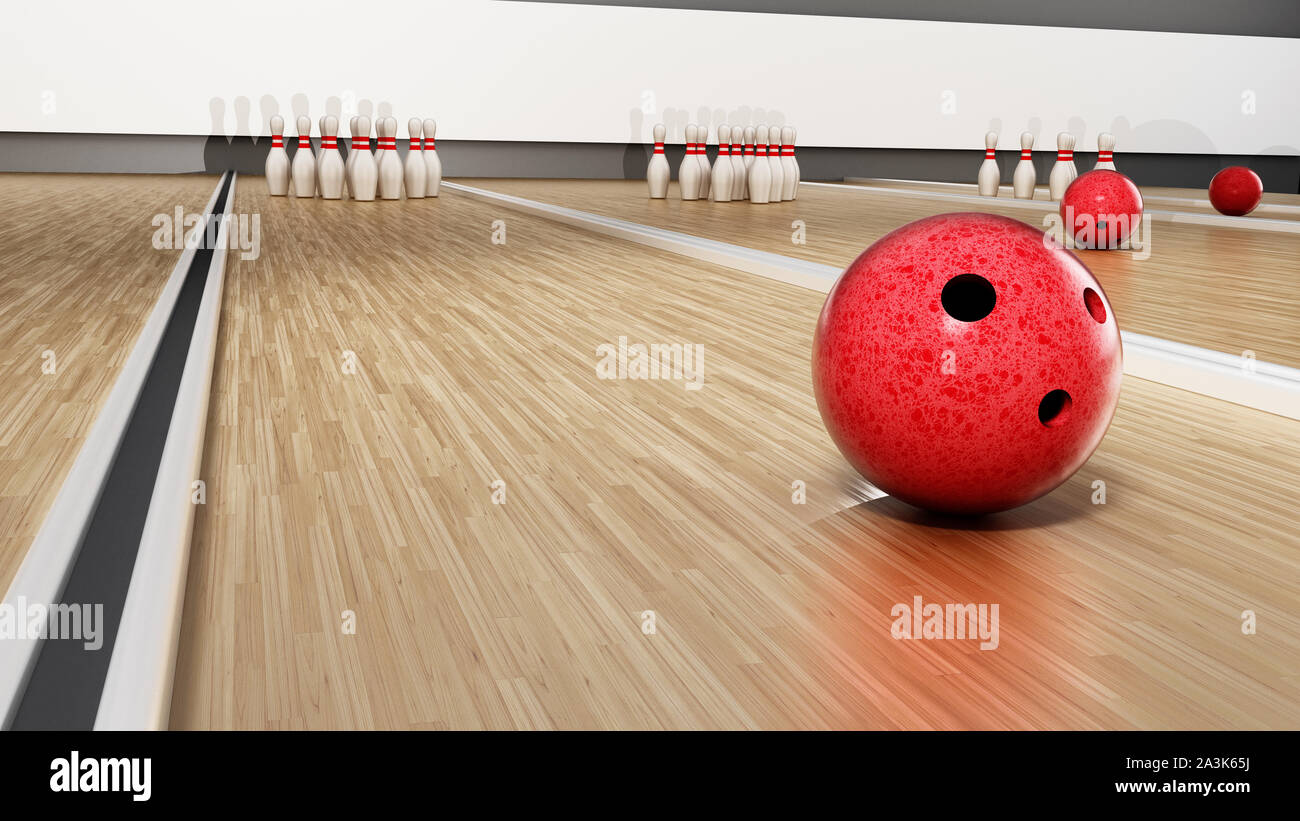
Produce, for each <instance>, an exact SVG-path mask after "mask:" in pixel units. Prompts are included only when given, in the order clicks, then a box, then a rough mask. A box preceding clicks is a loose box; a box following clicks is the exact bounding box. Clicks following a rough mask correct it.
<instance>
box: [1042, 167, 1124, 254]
mask: <svg viewBox="0 0 1300 821" xmlns="http://www.w3.org/2000/svg"><path fill="white" fill-rule="evenodd" d="M1061 217H1062V218H1063V219H1064V220H1065V227H1066V230H1067V231H1070V232H1071V233H1073V234H1074V245H1075V247H1076V248H1087V249H1102V248H1112V249H1113V248H1118V247H1119V245H1120V243H1121V242H1123V241H1124V240H1125V239H1127V238H1128V235H1129V234H1130V233H1132V231H1133V229H1134V228H1135V227H1136V226H1137V224H1138V223H1139V222H1141V220H1142V192H1140V191H1138V187H1137V186H1136V185H1134V184H1133V181H1132V180H1130V179H1129V178H1128V177H1126V176H1124V175H1123V174H1121V173H1119V172H1118V171H1111V170H1110V169H1109V168H1097V169H1093V170H1092V171H1089V172H1087V173H1086V174H1080V175H1079V176H1078V177H1076V178H1075V179H1074V182H1072V183H1070V185H1069V187H1067V188H1066V189H1065V193H1064V194H1063V195H1061Z"/></svg>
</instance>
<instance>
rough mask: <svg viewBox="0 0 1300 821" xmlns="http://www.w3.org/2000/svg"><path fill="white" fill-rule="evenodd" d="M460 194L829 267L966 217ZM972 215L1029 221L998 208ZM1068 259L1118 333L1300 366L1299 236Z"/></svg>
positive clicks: (618, 196)
mask: <svg viewBox="0 0 1300 821" xmlns="http://www.w3.org/2000/svg"><path fill="white" fill-rule="evenodd" d="M468 184H470V185H473V186H476V187H479V188H486V189H489V190H493V191H500V192H504V193H507V194H514V195H516V196H521V197H527V198H528V199H533V200H539V201H542V202H550V203H554V204H557V205H563V206H566V207H569V208H579V209H582V210H585V211H590V212H592V213H597V214H604V215H607V216H611V217H617V218H619V219H625V220H631V221H634V222H638V223H642V224H647V225H654V226H658V227H661V228H667V229H671V230H674V231H682V232H685V233H688V234H694V235H696V236H703V237H708V238H710V239H716V240H720V241H723V242H730V243H736V244H739V245H745V246H748V247H752V248H758V249H760V250H764V251H770V252H772V253H777V254H783V255H786V256H791V257H797V258H800V259H808V260H812V261H814V262H821V263H825V264H828V265H833V266H836V267H844V266H847V265H848V263H849V262H851V261H852V260H853V259H854V258H855V257H857V255H858V254H860V253H861V252H862V251H863V249H865V248H866V247H867V246H869V245H870V244H871V243H873V242H875V241H876V240H877V239H879V238H880V237H882V236H884V235H885V234H887V233H888V232H890V231H892V230H893V229H894V228H897V227H898V226H900V225H902V224H904V223H907V222H910V221H912V220H915V219H920V218H921V217H925V216H929V215H932V214H940V213H945V212H950V211H961V210H970V209H971V207H972V206H971V205H970V204H968V203H962V204H961V205H959V206H958V205H954V203H953V202H952V201H951V200H948V199H945V198H944V197H941V196H936V197H934V198H933V199H926V198H917V197H901V196H895V195H893V194H891V193H890V192H887V191H880V192H875V191H866V190H841V189H833V188H818V187H813V186H803V187H801V188H800V192H799V199H798V200H796V201H794V202H786V203H780V204H774V205H751V204H750V203H742V202H734V203H711V202H703V201H695V202H682V201H681V200H680V199H678V198H677V197H678V194H677V184H676V183H673V184H672V186H671V187H670V189H669V193H668V199H666V200H651V199H649V198H647V196H646V190H645V183H644V182H641V181H635V180H563V181H557V180H470V181H468ZM980 210H984V211H988V212H990V213H997V214H1003V215H1004V216H1009V217H1013V218H1015V219H1019V220H1025V219H1026V218H1027V217H1026V214H1025V212H1024V211H1023V210H1021V209H1017V208H1014V207H1007V206H1005V205H999V204H998V203H997V201H996V200H991V201H990V203H989V204H988V205H987V206H983V207H982V208H981V209H980ZM1031 219H1032V218H1031ZM795 220H802V221H803V222H804V224H805V226H806V230H805V239H806V244H802V245H799V244H795V243H794V242H793V236H794V228H793V226H792V224H793V223H794V221H795ZM1033 224H1036V225H1037V224H1039V223H1037V222H1035V223H1033ZM1078 253H1079V257H1080V258H1081V259H1082V260H1083V261H1084V262H1085V263H1086V264H1087V265H1088V267H1089V268H1090V269H1091V270H1092V272H1093V273H1094V274H1095V275H1096V276H1097V278H1098V280H1100V281H1101V283H1102V286H1103V287H1105V289H1106V294H1107V296H1108V297H1109V298H1110V301H1111V304H1112V305H1114V307H1115V312H1116V315H1117V316H1118V317H1119V320H1120V327H1121V328H1123V329H1125V330H1128V331H1136V332H1138V333H1143V334H1148V335H1151V336H1156V337H1160V338H1162V339H1172V340H1174V341H1177V342H1183V343H1186V344H1189V345H1197V346H1200V347H1203V348H1209V349H1211V350H1217V351H1223V352H1226V353H1229V354H1232V355H1233V356H1240V355H1241V354H1242V353H1243V352H1245V351H1253V352H1254V354H1255V357H1256V358H1257V359H1259V360H1262V361H1267V362H1275V363H1278V364H1282V365H1290V366H1292V367H1300V289H1297V288H1296V287H1295V283H1296V268H1297V265H1296V262H1297V260H1300V235H1296V234H1281V233H1274V232H1252V231H1245V230H1240V229H1233V228H1217V227H1208V226H1199V225H1175V224H1160V223H1157V224H1155V225H1153V227H1152V237H1151V257H1150V258H1149V259H1146V260H1138V259H1136V258H1135V257H1134V255H1132V254H1129V253H1126V252H1115V251H1080V252H1078Z"/></svg>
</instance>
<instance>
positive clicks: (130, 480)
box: [0, 172, 235, 730]
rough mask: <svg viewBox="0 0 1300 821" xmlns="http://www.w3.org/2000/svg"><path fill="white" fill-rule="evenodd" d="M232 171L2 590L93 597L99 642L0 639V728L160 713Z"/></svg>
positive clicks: (16, 597)
mask: <svg viewBox="0 0 1300 821" xmlns="http://www.w3.org/2000/svg"><path fill="white" fill-rule="evenodd" d="M234 182H235V175H234V173H233V172H226V173H225V174H224V175H223V176H222V178H221V182H220V183H219V184H218V186H217V190H216V191H215V192H214V194H213V196H212V198H211V200H209V202H208V206H207V208H206V209H205V211H204V216H203V219H202V220H201V221H200V223H199V225H198V226H196V227H195V229H194V230H193V231H192V232H191V233H190V235H189V237H188V238H187V242H186V248H185V250H184V252H183V253H182V254H181V256H180V258H179V259H178V260H177V263H176V267H175V268H174V269H173V271H172V274H171V277H170V278H169V279H168V282H167V284H166V285H165V286H164V288H163V292H162V295H161V296H160V297H159V300H158V302H157V303H156V304H155V305H154V308H153V311H152V312H151V313H150V315H149V318H148V320H147V321H146V323H145V327H144V329H143V330H142V331H141V334H140V337H139V339H137V341H136V344H135V347H134V348H133V349H132V351H131V354H130V357H129V358H128V360H127V362H126V364H125V365H124V366H123V369H122V373H121V374H120V375H119V377H118V380H117V382H116V384H115V385H114V386H113V389H112V392H111V393H110V395H109V397H108V399H107V400H106V402H105V405H104V409H103V410H102V411H101V412H100V414H99V417H98V418H97V419H96V422H95V426H94V428H93V429H92V431H91V433H90V435H89V436H88V437H87V440H86V443H85V445H84V446H83V448H82V450H81V452H80V453H79V454H78V456H77V461H76V462H75V463H74V465H73V468H72V470H71V471H70V472H69V474H68V478H67V479H66V480H65V482H64V484H63V487H62V489H61V490H60V492H59V496H58V498H56V500H55V502H54V505H53V506H52V507H51V509H50V512H49V514H48V515H47V517H46V520H45V522H44V523H43V524H42V527H41V531H40V532H39V533H38V534H37V537H36V539H35V540H34V541H33V543H32V546H31V548H29V550H28V552H27V555H26V557H25V558H24V560H23V564H22V566H20V567H19V570H18V574H17V575H16V576H15V579H14V582H13V584H11V585H10V589H9V592H8V593H7V594H6V597H5V604H7V605H8V604H11V603H14V604H17V603H19V602H22V603H25V604H41V605H47V604H49V603H56V604H63V605H69V606H72V607H74V608H76V609H77V610H79V611H81V612H82V614H83V618H84V614H85V613H86V612H87V611H88V610H92V609H94V608H102V616H96V617H95V622H96V624H97V627H98V630H99V635H98V638H99V640H100V643H99V644H98V646H96V645H95V643H94V642H90V641H88V639H89V637H88V636H85V634H84V633H83V634H82V635H80V636H75V637H67V636H64V637H59V638H57V639H55V638H41V639H30V638H21V639H12V640H6V641H3V642H0V708H2V709H3V727H5V728H6V729H70V730H86V729H91V728H92V727H95V728H103V727H108V726H111V727H116V728H128V727H129V728H133V729H154V728H156V727H158V726H160V725H159V724H158V722H157V721H156V720H154V718H153V717H154V716H156V715H157V714H158V713H159V712H160V711H161V712H162V721H163V722H164V724H165V720H166V709H167V705H166V704H163V705H162V706H161V707H160V706H159V704H160V703H161V702H163V701H170V692H171V678H172V667H173V665H174V662H175V649H176V636H177V631H178V628H179V618H180V608H181V603H182V601H181V599H182V597H183V594H184V584H185V575H186V566H187V564H188V558H189V550H188V548H189V535H190V527H191V525H192V523H193V515H194V514H193V508H194V506H193V504H192V503H191V500H190V492H191V489H190V486H191V482H192V481H193V479H194V477H195V476H196V475H197V473H198V467H199V459H200V457H201V450H202V440H203V425H204V422H205V421H206V407H207V395H208V388H209V386H210V384H211V369H212V361H213V356H214V354H215V350H216V345H215V341H216V323H217V319H218V316H219V309H220V301H221V288H222V284H223V273H224V265H225V256H226V254H225V245H226V243H227V241H228V218H229V216H230V213H231V210H232V208H233V204H234V190H235V185H234ZM214 218H215V219H218V220H219V225H218V226H216V227H217V232H216V237H215V243H212V244H208V243H206V242H205V239H204V237H205V236H207V234H208V232H209V226H210V225H211V223H212V220H213V219H214ZM15 612H19V613H22V612H24V611H22V610H15ZM72 623H73V624H76V623H77V622H76V621H75V620H72ZM87 644H90V646H87ZM122 691H126V692H128V693H129V694H130V697H129V698H128V699H125V700H124V699H122V698H121V693H122ZM110 693H117V694H118V697H117V700H116V701H115V702H114V703H116V704H119V705H121V704H123V703H125V704H126V705H127V707H128V708H133V709H124V710H122V711H121V713H120V715H122V716H125V717H126V720H120V721H116V722H109V723H105V722H104V721H103V718H104V715H105V713H104V710H103V705H102V703H101V702H102V701H104V700H105V699H108V697H109V695H110ZM141 703H143V704H145V705H147V709H141V708H140V707H139V704H141ZM97 717H98V719H99V720H98V721H97Z"/></svg>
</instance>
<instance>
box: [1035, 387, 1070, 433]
mask: <svg viewBox="0 0 1300 821" xmlns="http://www.w3.org/2000/svg"><path fill="white" fill-rule="evenodd" d="M1069 415H1070V394H1068V393H1066V392H1065V391H1063V390H1061V389H1060V388H1057V389H1056V390H1054V391H1048V392H1047V395H1046V396H1044V397H1043V398H1042V400H1041V401H1040V402H1039V403H1038V421H1039V422H1042V423H1043V425H1044V426H1045V427H1049V428H1057V427H1060V426H1061V425H1063V424H1065V420H1066V418H1067V417H1068V416H1069Z"/></svg>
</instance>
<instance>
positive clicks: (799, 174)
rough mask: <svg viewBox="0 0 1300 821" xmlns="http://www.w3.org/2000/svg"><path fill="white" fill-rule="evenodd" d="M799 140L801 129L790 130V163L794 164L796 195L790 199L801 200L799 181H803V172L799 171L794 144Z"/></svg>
mask: <svg viewBox="0 0 1300 821" xmlns="http://www.w3.org/2000/svg"><path fill="white" fill-rule="evenodd" d="M798 139H799V129H797V128H791V129H790V162H791V163H793V164H794V194H793V195H791V197H790V199H792V200H797V199H799V181H800V180H802V179H803V172H802V171H800V170H799V158H798V157H796V156H795V153H794V144H795V142H796V141H797V140H798Z"/></svg>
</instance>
